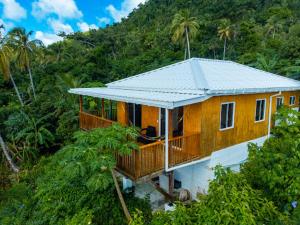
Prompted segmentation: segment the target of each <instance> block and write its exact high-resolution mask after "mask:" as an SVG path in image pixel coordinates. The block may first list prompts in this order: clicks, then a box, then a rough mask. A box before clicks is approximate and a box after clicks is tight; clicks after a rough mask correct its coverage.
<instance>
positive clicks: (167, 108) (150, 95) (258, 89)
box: [69, 58, 300, 197]
mask: <svg viewBox="0 0 300 225" xmlns="http://www.w3.org/2000/svg"><path fill="white" fill-rule="evenodd" d="M106 86H107V87H104V88H75V89H71V90H69V92H70V93H73V94H77V95H80V127H81V128H82V129H86V130H88V129H92V128H95V127H107V126H110V125H111V124H112V123H113V122H114V121H117V122H119V123H121V124H123V125H134V126H137V127H140V128H142V129H143V128H147V127H150V128H151V130H152V135H151V137H148V139H147V137H146V140H148V142H147V141H146V142H145V141H144V142H140V143H139V145H140V151H134V152H133V153H132V154H131V155H129V156H117V169H118V171H119V172H120V173H121V174H123V175H124V176H125V177H126V178H128V179H131V180H132V181H137V180H140V179H149V178H152V177H157V176H159V183H160V186H161V187H162V188H165V189H166V190H167V191H169V192H172V190H173V187H174V179H176V182H177V181H179V182H181V186H182V188H186V189H188V190H190V192H191V193H192V195H193V197H195V196H196V194H197V192H205V191H206V190H207V189H208V183H209V180H210V179H212V178H213V176H214V175H213V174H214V172H213V168H214V167H215V166H216V165H218V164H221V165H223V166H225V167H230V168H232V169H234V170H238V169H239V165H240V164H241V163H242V162H243V161H245V160H246V159H247V143H249V142H254V143H257V144H262V143H263V142H264V140H265V139H266V138H267V137H268V135H270V128H271V125H272V122H271V116H272V114H274V113H275V112H276V110H277V108H278V107H280V106H281V105H286V106H289V107H292V108H295V109H298V107H299V97H300V91H299V90H300V82H298V81H296V80H292V79H289V78H286V77H282V76H279V75H275V74H272V73H268V72H264V71H261V70H258V69H254V68H251V67H249V66H245V65H242V64H238V63H235V62H232V61H224V60H211V59H200V58H192V59H188V60H185V61H182V62H179V63H175V64H172V65H169V66H166V67H162V68H159V69H156V70H153V71H149V72H146V73H142V74H138V75H136V76H132V77H128V78H126V79H122V80H118V81H115V82H112V83H109V84H107V85H106ZM82 96H89V97H94V98H96V99H98V100H99V109H100V110H99V111H100V113H99V111H98V113H94V115H92V114H91V113H88V112H85V111H84V110H83V97H82ZM149 142H150V143H149ZM166 149H168V150H167V151H166Z"/></svg>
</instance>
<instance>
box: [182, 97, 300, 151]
mask: <svg viewBox="0 0 300 225" xmlns="http://www.w3.org/2000/svg"><path fill="white" fill-rule="evenodd" d="M274 94H276V93H262V94H251V95H249V94H247V95H246V94H245V95H231V96H217V97H212V98H210V99H208V100H206V101H204V102H201V103H196V104H193V105H188V106H185V107H184V134H185V135H186V134H190V133H193V132H200V151H203V152H205V153H204V155H210V154H211V153H212V152H213V151H217V150H220V149H223V148H226V147H229V146H232V145H235V144H238V143H242V142H246V141H249V140H253V139H256V138H259V137H263V136H265V135H267V133H268V120H269V119H268V117H269V104H270V96H271V95H274ZM282 96H283V97H284V105H287V106H289V98H290V96H296V105H293V106H291V107H298V105H299V96H300V92H299V91H298V92H283V93H282ZM257 99H266V112H265V119H264V120H263V121H261V122H255V110H256V100H257ZM225 102H235V113H234V127H233V128H229V129H226V130H220V111H221V103H225ZM275 111H276V97H273V101H272V114H273V113H274V112H275Z"/></svg>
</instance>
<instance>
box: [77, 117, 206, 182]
mask: <svg viewBox="0 0 300 225" xmlns="http://www.w3.org/2000/svg"><path fill="white" fill-rule="evenodd" d="M79 117H80V118H79V119H80V128H81V129H84V130H91V129H94V128H99V127H102V128H105V127H108V126H111V125H112V123H113V122H114V121H112V120H108V119H105V118H102V117H99V116H95V115H92V114H89V113H86V112H80V114H79ZM168 148H169V149H168V151H169V160H168V163H169V165H168V167H169V168H170V167H174V166H177V165H180V164H184V163H188V162H191V161H193V160H197V159H201V158H203V157H205V156H207V154H206V153H205V152H203V151H200V149H201V147H200V133H196V134H191V135H185V136H179V137H174V138H170V139H169V144H168ZM116 160H117V169H118V170H119V172H121V173H122V174H124V175H126V176H128V177H130V178H131V179H133V180H137V179H139V178H142V177H145V176H149V175H150V176H151V175H154V174H157V173H160V172H162V171H163V170H164V168H165V141H164V140H161V141H157V142H154V143H151V144H147V145H141V146H140V149H139V150H135V151H133V152H132V153H131V154H130V155H124V156H121V155H117V156H116Z"/></svg>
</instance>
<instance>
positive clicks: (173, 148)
mask: <svg viewBox="0 0 300 225" xmlns="http://www.w3.org/2000/svg"><path fill="white" fill-rule="evenodd" d="M205 156H206V154H204V153H202V152H201V151H200V134H199V133H198V134H192V135H188V136H181V137H175V138H172V139H170V140H169V165H168V166H169V168H170V167H174V166H177V165H180V164H184V163H188V162H191V161H193V160H197V159H201V158H203V157H205ZM116 158H117V169H118V170H119V171H120V172H121V173H123V174H125V175H127V176H128V177H130V178H131V179H133V180H137V179H139V178H142V177H145V176H148V175H153V174H156V173H159V172H162V171H163V170H164V168H165V162H164V161H165V141H158V142H155V143H152V144H147V145H143V146H140V150H137V151H133V152H132V154H131V155H126V156H120V155H118V156H117V157H116Z"/></svg>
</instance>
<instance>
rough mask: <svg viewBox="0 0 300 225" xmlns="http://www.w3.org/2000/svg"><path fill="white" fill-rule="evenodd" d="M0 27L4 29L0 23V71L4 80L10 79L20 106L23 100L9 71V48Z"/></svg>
mask: <svg viewBox="0 0 300 225" xmlns="http://www.w3.org/2000/svg"><path fill="white" fill-rule="evenodd" d="M1 29H4V26H3V25H0V70H1V71H2V74H3V77H4V80H8V79H10V81H11V83H12V84H13V86H14V89H15V92H16V94H17V97H18V99H19V101H20V103H21V105H22V106H24V103H23V100H22V98H21V95H20V92H19V89H18V87H17V85H16V83H15V80H14V78H13V76H12V74H11V72H10V56H11V49H10V47H9V46H8V45H6V43H5V38H4V37H2V33H1Z"/></svg>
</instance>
